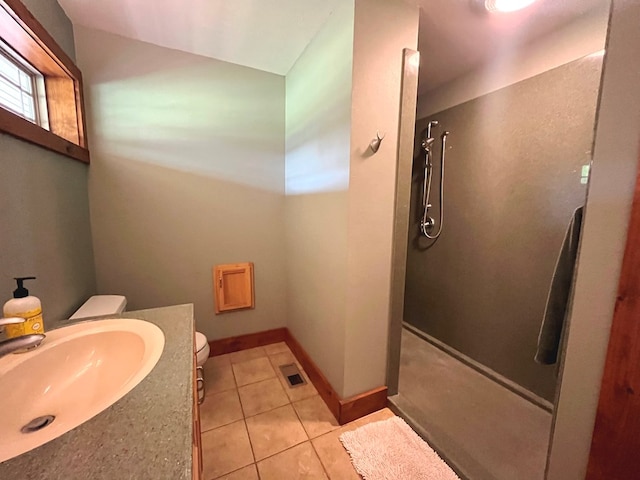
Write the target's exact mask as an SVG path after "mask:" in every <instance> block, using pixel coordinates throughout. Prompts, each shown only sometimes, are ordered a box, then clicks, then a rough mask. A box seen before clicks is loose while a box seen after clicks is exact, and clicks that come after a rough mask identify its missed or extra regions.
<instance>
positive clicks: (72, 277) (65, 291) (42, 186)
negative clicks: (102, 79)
mask: <svg viewBox="0 0 640 480" xmlns="http://www.w3.org/2000/svg"><path fill="white" fill-rule="evenodd" d="M23 3H24V4H25V5H26V7H27V8H28V9H29V11H30V12H31V13H32V14H33V16H34V17H35V18H36V19H37V20H38V21H39V22H40V23H41V24H42V25H43V26H44V28H45V29H46V30H47V31H48V32H49V33H50V34H51V35H52V36H53V37H54V39H55V40H56V42H57V43H58V44H59V45H60V47H62V49H63V50H64V51H65V53H66V54H67V55H69V56H70V57H71V58H72V59H73V58H75V51H74V44H73V30H72V26H71V22H70V21H69V19H68V18H67V17H66V15H65V14H64V12H63V11H62V9H61V8H60V6H59V5H58V3H57V2H56V1H55V0H23ZM0 152H1V153H0V168H1V169H2V175H0V190H1V191H2V198H3V200H2V202H0V224H1V225H2V229H3V233H2V235H1V236H0V271H1V272H2V277H1V278H0V303H4V302H5V301H6V300H8V299H9V298H10V297H11V292H12V291H13V290H14V289H15V282H14V280H13V278H12V277H16V276H27V275H34V276H36V277H38V279H37V280H32V281H31V282H29V283H28V285H29V290H30V292H31V293H32V294H33V295H36V296H37V297H39V298H40V299H41V300H42V307H43V314H44V315H43V316H44V322H45V328H46V329H50V328H52V327H54V326H55V325H56V323H57V322H58V321H59V320H61V319H64V318H68V317H69V315H71V313H73V311H74V310H75V309H76V308H78V307H79V306H80V305H81V304H82V303H83V302H84V301H85V300H86V299H87V297H89V296H91V295H93V294H94V293H95V289H96V279H95V270H94V262H93V250H92V246H91V230H90V224H89V201H88V194H87V171H88V166H87V165H85V164H83V163H81V162H78V161H76V160H72V159H70V158H68V157H65V156H62V155H59V154H57V153H53V152H50V151H49V150H46V149H44V148H42V147H39V146H36V145H33V144H31V143H28V142H25V141H23V140H18V139H16V138H14V137H11V136H9V135H6V134H0Z"/></svg>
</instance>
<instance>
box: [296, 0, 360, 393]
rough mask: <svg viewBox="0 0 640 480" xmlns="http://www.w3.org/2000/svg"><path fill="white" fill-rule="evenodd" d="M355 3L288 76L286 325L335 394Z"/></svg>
mask: <svg viewBox="0 0 640 480" xmlns="http://www.w3.org/2000/svg"><path fill="white" fill-rule="evenodd" d="M353 16H354V5H353V1H352V0H349V1H344V2H342V3H341V5H340V6H339V7H338V8H337V9H336V10H335V11H334V12H333V14H332V15H331V17H330V18H329V19H328V21H327V23H326V24H325V25H324V27H323V28H322V29H321V31H320V32H319V33H318V34H317V35H316V36H315V37H314V39H313V40H312V41H311V43H310V44H309V45H308V46H307V48H306V49H305V51H304V52H303V54H302V55H301V56H300V58H298V60H297V62H296V63H295V65H294V66H293V68H292V69H291V70H290V71H289V73H288V74H287V85H286V87H287V89H286V90H287V91H286V104H287V113H286V124H287V132H286V137H287V140H286V150H287V154H286V189H287V199H286V217H285V222H286V231H287V242H286V245H287V249H286V250H287V260H286V262H287V295H288V310H287V318H288V327H289V329H290V330H291V332H292V333H293V335H294V337H295V338H296V339H297V340H298V341H299V342H300V343H301V344H302V346H303V347H304V348H305V350H306V351H307V352H308V353H309V355H311V358H313V360H314V362H315V363H316V364H317V365H318V367H319V368H320V369H321V370H322V372H323V373H324V375H325V376H326V377H327V380H329V382H330V383H331V385H332V386H333V388H334V389H335V390H336V391H338V392H339V393H340V392H341V391H342V389H343V384H344V335H345V327H344V325H345V316H346V277H347V214H348V204H347V200H348V196H347V189H348V188H349V158H350V154H349V148H350V146H349V145H350V138H351V129H350V125H351V78H352V68H353V66H352V64H353Z"/></svg>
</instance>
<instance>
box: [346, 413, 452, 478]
mask: <svg viewBox="0 0 640 480" xmlns="http://www.w3.org/2000/svg"><path fill="white" fill-rule="evenodd" d="M340 441H341V442H342V445H344V448H346V449H347V452H349V455H351V463H353V466H354V467H355V469H356V471H357V472H358V473H359V474H360V475H362V477H363V478H364V479H365V480H460V479H459V478H458V476H457V475H456V474H455V472H454V471H453V470H451V468H450V467H449V466H448V465H447V464H446V463H444V462H443V461H442V460H441V459H440V457H439V456H438V454H437V453H436V452H434V451H433V450H432V449H431V447H429V445H427V443H426V442H425V441H424V440H422V439H421V438H420V437H419V436H418V434H417V433H416V432H414V431H413V430H412V429H411V427H410V426H409V425H407V424H406V423H405V422H404V420H402V419H401V418H400V417H393V418H390V419H388V420H383V421H381V422H374V423H369V424H367V425H364V426H362V427H360V428H357V429H356V430H353V431H351V432H345V433H343V434H342V435H340Z"/></svg>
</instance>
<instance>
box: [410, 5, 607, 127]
mask: <svg viewBox="0 0 640 480" xmlns="http://www.w3.org/2000/svg"><path fill="white" fill-rule="evenodd" d="M609 6H610V2H609V1H608V0H603V1H602V2H601V4H600V6H599V7H598V8H597V9H595V10H593V11H591V12H589V13H588V14H586V15H585V16H583V17H581V18H578V19H577V20H575V21H573V22H571V23H570V24H568V25H565V26H564V27H562V28H561V29H559V30H556V31H555V32H551V33H549V34H548V35H545V36H543V37H541V38H539V39H537V40H536V41H534V42H532V43H530V44H527V45H523V46H520V47H518V48H516V49H515V50H514V49H513V48H514V47H513V46H509V48H508V49H505V52H504V55H502V56H501V57H499V58H496V59H495V60H494V61H493V62H492V63H491V64H490V65H488V66H486V67H483V68H480V69H478V70H474V71H472V72H470V73H469V74H467V75H464V76H462V77H460V78H457V79H455V80H453V81H451V82H449V83H447V84H445V85H442V86H441V87H439V88H436V89H434V90H431V91H430V92H426V93H424V94H422V95H420V97H419V99H418V115H417V117H418V118H425V117H426V116H428V115H431V114H433V113H436V112H440V111H442V110H445V109H447V108H450V107H452V106H454V105H459V104H461V103H463V102H467V101H469V100H472V99H474V98H478V97H481V96H483V95H486V94H487V93H491V92H494V91H496V90H499V89H501V88H504V87H507V86H509V85H513V84H515V83H517V82H520V81H522V80H525V79H527V78H531V77H534V76H536V75H539V74H540V73H543V72H546V71H548V70H551V69H553V68H556V67H559V66H561V65H564V64H567V63H569V62H572V61H573V60H576V59H578V58H581V57H584V56H585V55H590V54H592V53H594V52H598V51H599V50H602V49H603V48H604V42H605V39H606V36H607V23H608V22H607V20H608V18H609ZM423 53H424V54H428V52H423Z"/></svg>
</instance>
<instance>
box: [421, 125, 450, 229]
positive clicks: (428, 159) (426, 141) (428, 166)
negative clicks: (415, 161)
mask: <svg viewBox="0 0 640 480" xmlns="http://www.w3.org/2000/svg"><path fill="white" fill-rule="evenodd" d="M436 125H438V121H437V120H432V121H430V122H429V123H428V124H427V129H426V131H425V136H424V138H423V139H422V148H423V149H424V152H425V159H424V182H423V184H422V208H423V211H422V220H421V222H420V233H421V234H422V235H424V236H425V237H427V238H429V239H431V240H435V239H436V238H438V237H439V236H440V233H442V224H443V220H444V205H443V203H444V157H445V151H446V148H447V136H448V135H449V132H448V131H446V130H445V131H444V132H442V135H440V141H441V150H440V192H439V194H440V195H439V197H440V205H439V207H440V208H439V210H440V215H439V217H440V219H439V222H438V231H437V232H436V233H435V234H434V235H432V234H431V233H432V231H433V229H434V227H435V225H436V222H435V220H434V219H433V218H432V217H430V216H429V209H430V208H431V207H432V205H431V204H430V203H429V197H430V196H431V180H432V176H433V161H432V159H433V152H432V151H431V145H432V144H433V142H434V141H435V138H434V137H433V136H432V135H431V129H432V128H433V127H435V126H436Z"/></svg>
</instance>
